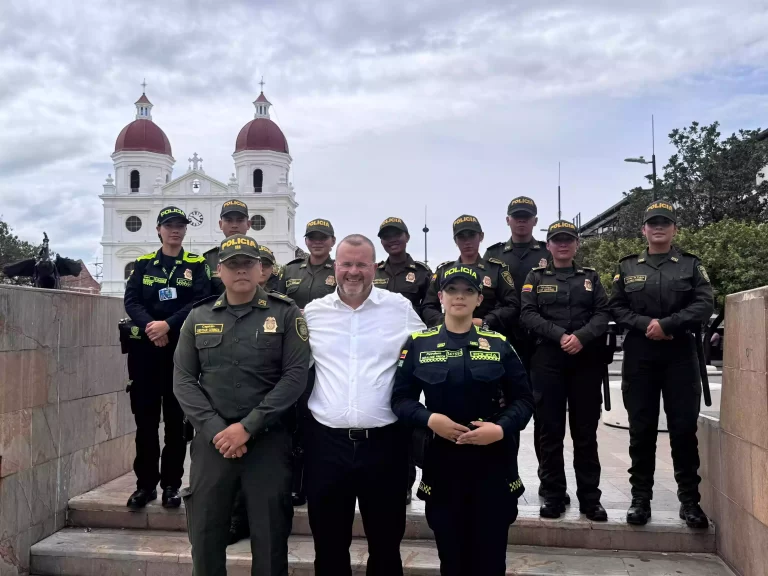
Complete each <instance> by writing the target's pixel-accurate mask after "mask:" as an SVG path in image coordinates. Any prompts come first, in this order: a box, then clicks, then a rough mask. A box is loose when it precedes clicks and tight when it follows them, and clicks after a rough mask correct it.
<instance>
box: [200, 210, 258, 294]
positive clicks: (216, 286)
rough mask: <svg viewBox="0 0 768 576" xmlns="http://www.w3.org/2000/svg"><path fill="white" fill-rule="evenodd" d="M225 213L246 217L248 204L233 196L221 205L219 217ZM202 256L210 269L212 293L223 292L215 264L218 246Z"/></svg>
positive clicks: (217, 263) (217, 256) (217, 262)
mask: <svg viewBox="0 0 768 576" xmlns="http://www.w3.org/2000/svg"><path fill="white" fill-rule="evenodd" d="M225 214H240V215H241V216H245V217H246V218H248V206H246V204H245V202H242V201H240V200H237V199H235V198H233V199H232V200H227V201H226V202H224V204H222V205H221V214H220V216H219V217H220V218H223V217H224V215H225ZM203 257H204V258H205V261H206V263H207V264H208V268H210V270H211V287H212V290H213V293H214V294H224V284H222V282H221V279H220V278H219V273H218V271H217V266H218V265H219V247H218V246H214V247H213V248H211V249H210V250H207V251H206V252H203Z"/></svg>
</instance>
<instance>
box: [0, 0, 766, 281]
mask: <svg viewBox="0 0 768 576" xmlns="http://www.w3.org/2000/svg"><path fill="white" fill-rule="evenodd" d="M83 6H87V8H86V9H85V10H86V11H83V10H84V8H83ZM0 13H2V18H0V126H2V130H0V215H2V218H3V219H4V220H6V221H7V222H8V223H9V224H10V225H11V226H12V227H13V228H14V229H15V231H16V232H17V233H18V234H19V235H20V236H21V237H22V238H24V239H27V240H29V241H32V242H39V240H40V235H41V230H42V229H43V227H45V229H46V230H47V231H48V233H49V235H50V236H51V237H52V238H53V239H54V241H55V242H54V243H55V246H54V247H55V248H56V249H57V250H59V251H60V252H62V253H64V254H66V255H68V256H74V257H80V258H84V259H85V260H86V262H93V261H95V258H96V257H97V255H98V254H99V253H100V247H99V241H100V237H101V228H102V207H101V201H100V200H99V198H98V195H99V194H100V193H101V191H102V187H101V185H102V184H103V182H104V179H105V177H106V175H107V174H108V173H110V172H113V169H112V163H111V159H110V154H111V153H112V151H113V150H114V142H115V138H116V137H117V134H118V133H119V132H120V130H121V128H122V127H123V126H124V125H125V124H127V123H128V122H130V121H131V120H133V118H134V114H135V111H134V106H133V102H134V101H135V100H136V99H137V98H138V96H139V95H140V94H141V87H140V83H141V81H142V79H143V78H145V77H146V79H147V83H148V87H147V94H148V96H149V97H150V99H151V100H152V102H153V103H154V104H155V108H154V110H153V118H154V120H155V122H157V124H158V125H160V126H161V127H162V128H163V130H164V131H165V132H166V134H167V135H168V137H169V139H170V141H171V145H172V146H173V151H174V155H175V157H176V158H177V164H176V170H175V175H177V176H178V175H180V174H182V173H183V172H184V171H185V170H186V164H187V163H186V161H185V159H186V158H187V157H188V156H189V155H191V154H192V153H193V152H195V151H196V152H198V153H199V154H200V155H201V156H203V157H204V158H205V168H206V171H207V173H208V174H209V175H211V176H213V177H215V178H218V179H219V180H222V181H226V180H227V178H228V175H229V174H230V173H231V172H232V157H231V155H232V152H233V151H234V143H235V137H236V136H237V133H238V131H239V129H240V128H241V127H242V125H243V124H245V123H246V122H247V121H249V120H250V119H252V118H253V107H252V105H251V102H252V101H253V100H254V99H255V97H256V96H257V95H258V92H259V86H258V84H257V83H258V81H259V79H260V77H261V75H264V77H265V81H266V82H267V84H266V87H265V92H266V94H267V96H268V97H269V99H270V101H271V102H272V103H273V105H274V106H273V110H272V111H273V114H272V117H273V119H275V120H276V121H277V122H278V123H279V124H280V126H281V127H282V129H283V131H284V132H285V134H286V136H287V138H288V141H289V144H290V147H291V153H292V155H293V158H294V169H293V175H292V178H293V182H294V185H295V187H296V191H297V199H298V201H299V203H300V207H299V210H298V224H299V227H301V226H303V225H304V223H305V222H306V221H307V220H309V219H312V218H313V217H318V216H322V217H328V218H330V219H331V220H332V221H333V223H334V225H335V227H336V230H337V236H343V235H345V234H347V233H352V232H362V233H368V234H370V235H375V233H376V231H377V229H378V224H379V222H380V221H381V220H383V219H384V218H385V217H387V216H400V217H402V218H404V219H405V220H406V222H407V223H408V224H409V225H410V227H411V229H412V231H413V238H412V241H411V243H412V245H411V250H410V251H411V252H412V253H413V254H414V255H415V256H416V257H417V258H419V259H421V258H423V253H424V243H423V234H421V233H420V232H419V231H420V229H421V227H422V226H423V218H424V207H425V206H428V211H429V212H428V213H429V226H430V228H431V230H432V232H430V240H429V249H430V253H429V261H430V263H431V264H432V265H433V266H434V265H436V264H437V263H439V262H441V261H442V260H445V259H448V258H451V257H454V256H455V252H456V250H455V247H454V246H453V245H452V244H451V230H450V225H451V222H452V220H453V219H454V218H455V217H456V216H458V215H460V214H462V213H470V214H474V215H476V216H477V217H478V218H479V219H480V221H481V223H482V224H483V226H484V228H485V230H486V243H485V245H486V246H487V245H490V244H491V243H493V242H495V241H499V240H502V239H505V238H506V237H507V236H508V234H509V232H508V230H507V229H506V227H505V222H504V216H505V209H506V205H507V203H508V202H509V200H510V199H511V198H513V197H514V196H517V195H521V194H526V195H530V196H533V197H534V198H535V199H536V201H537V203H538V204H539V210H540V224H541V225H542V226H543V225H545V224H547V223H549V222H551V221H553V220H554V219H556V217H557V164H558V161H560V162H561V163H562V188H563V194H564V196H563V216H564V217H566V218H568V219H570V218H572V217H574V216H575V215H576V214H578V213H581V215H582V220H583V221H586V220H588V219H589V218H591V217H593V216H595V215H596V214H598V213H599V212H601V211H602V210H604V209H605V208H607V207H608V206H610V205H612V204H613V203H615V202H616V201H618V200H619V199H620V198H621V192H622V191H623V190H627V189H629V188H631V187H633V186H636V185H638V184H640V183H642V182H643V176H644V175H645V174H646V173H647V172H648V170H646V169H645V167H643V166H640V165H637V164H626V163H624V162H623V161H622V159H623V158H625V157H627V156H637V155H640V154H644V155H645V156H646V157H650V153H651V125H650V119H651V114H655V118H656V151H657V156H658V158H659V163H660V165H663V164H664V163H665V160H666V158H667V156H668V155H669V153H670V149H669V146H668V145H667V138H666V134H668V133H669V131H670V130H671V129H673V128H675V127H683V126H686V125H688V124H689V123H690V122H691V121H693V120H698V121H700V122H702V123H709V122H711V121H714V120H719V121H720V122H721V123H722V126H723V131H724V132H730V131H734V130H736V129H738V128H756V127H759V126H763V127H765V126H766V125H768V96H766V95H767V94H768V69H766V62H768V7H766V4H765V2H763V1H754V2H750V1H743V0H730V1H729V2H722V1H721V0H675V1H674V2H671V1H670V2H664V1H657V0H647V1H643V2H637V1H632V2H628V1H626V0H610V1H609V0H581V1H573V0H572V1H567V2H566V1H560V0H550V1H546V2H538V3H534V2H521V1H519V0H487V1H481V0H477V1H474V2H466V1H463V0H462V1H458V0H387V1H386V2H374V1H372V0H367V1H362V2H352V1H330V2H326V1H323V0H316V1H311V2H295V1H292V0H282V1H279V2H278V1H275V0H261V1H259V2H255V1H246V0H242V1H239V2H238V1H231V2H226V3H211V2H200V1H196V0H187V1H184V0H169V1H164V2H156V1H152V2H150V1H147V0H123V1H122V2H120V3H114V2H99V1H97V0H91V1H89V2H87V3H80V2H77V3H75V2H71V1H54V0H49V1H46V2H41V1H38V0H18V1H17V0H0ZM43 222H45V223H43Z"/></svg>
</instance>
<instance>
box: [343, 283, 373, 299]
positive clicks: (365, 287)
mask: <svg viewBox="0 0 768 576" xmlns="http://www.w3.org/2000/svg"><path fill="white" fill-rule="evenodd" d="M362 286H363V287H362V289H361V290H360V291H359V292H355V293H353V292H348V291H347V290H345V289H344V284H339V292H341V293H342V294H344V295H345V296H360V295H362V294H367V293H369V292H370V291H371V287H372V286H373V284H368V285H366V284H365V283H363V284H362Z"/></svg>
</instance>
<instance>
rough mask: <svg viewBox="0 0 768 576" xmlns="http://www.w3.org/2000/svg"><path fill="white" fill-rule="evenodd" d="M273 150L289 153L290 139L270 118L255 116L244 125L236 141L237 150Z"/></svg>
mask: <svg viewBox="0 0 768 576" xmlns="http://www.w3.org/2000/svg"><path fill="white" fill-rule="evenodd" d="M243 150H272V151H273V152H282V153H283V154H288V141H287V140H286V139H285V134H283V131H282V130H280V127H279V126H278V125H277V124H275V123H274V122H272V120H270V119H269V118H255V119H253V120H251V121H250V122H248V124H246V125H245V126H243V128H242V130H240V134H238V135H237V141H236V142H235V152H242V151H243Z"/></svg>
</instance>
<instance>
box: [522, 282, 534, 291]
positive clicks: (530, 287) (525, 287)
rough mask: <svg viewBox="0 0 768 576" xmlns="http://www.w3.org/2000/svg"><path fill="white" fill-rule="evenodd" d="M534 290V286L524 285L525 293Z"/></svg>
mask: <svg viewBox="0 0 768 576" xmlns="http://www.w3.org/2000/svg"><path fill="white" fill-rule="evenodd" d="M531 290H533V284H523V292H530V291H531Z"/></svg>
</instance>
